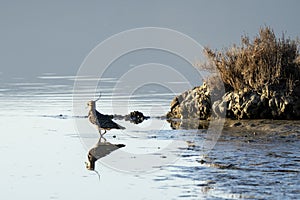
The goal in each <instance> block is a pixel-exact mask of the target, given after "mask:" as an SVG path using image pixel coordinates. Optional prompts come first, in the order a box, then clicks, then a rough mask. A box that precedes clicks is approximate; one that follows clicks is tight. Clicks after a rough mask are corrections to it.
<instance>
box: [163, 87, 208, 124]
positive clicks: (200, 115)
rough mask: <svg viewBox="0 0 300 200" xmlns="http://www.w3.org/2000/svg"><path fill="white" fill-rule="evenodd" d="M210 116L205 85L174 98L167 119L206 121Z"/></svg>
mask: <svg viewBox="0 0 300 200" xmlns="http://www.w3.org/2000/svg"><path fill="white" fill-rule="evenodd" d="M210 115H211V101H210V91H209V88H208V86H207V85H206V84H203V85H202V86H199V87H195V88H194V89H192V90H188V91H186V92H184V93H182V94H180V95H178V96H176V97H175V98H174V99H173V101H172V102H171V111H170V112H168V113H167V118H168V119H176V118H177V119H190V118H193V119H207V118H209V117H210Z"/></svg>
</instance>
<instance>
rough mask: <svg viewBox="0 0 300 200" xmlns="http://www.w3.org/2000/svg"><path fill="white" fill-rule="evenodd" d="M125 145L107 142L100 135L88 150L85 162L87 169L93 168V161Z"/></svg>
mask: <svg viewBox="0 0 300 200" xmlns="http://www.w3.org/2000/svg"><path fill="white" fill-rule="evenodd" d="M122 147H125V144H112V143H110V142H107V141H106V139H105V138H104V137H100V139H99V140H98V142H97V143H96V145H95V146H94V147H93V148H91V149H90V150H89V152H88V161H87V162H85V164H86V168H87V169H88V170H92V171H94V170H95V163H96V161H97V160H98V159H100V158H103V157H105V156H107V155H108V154H110V153H111V152H113V151H115V150H117V149H119V148H122Z"/></svg>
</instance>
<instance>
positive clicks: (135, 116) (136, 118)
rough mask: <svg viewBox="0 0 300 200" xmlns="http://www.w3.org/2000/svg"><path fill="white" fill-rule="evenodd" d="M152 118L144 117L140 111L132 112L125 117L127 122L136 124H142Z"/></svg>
mask: <svg viewBox="0 0 300 200" xmlns="http://www.w3.org/2000/svg"><path fill="white" fill-rule="evenodd" d="M149 118H150V117H146V116H144V114H143V113H141V112H139V111H133V112H130V113H129V114H128V115H125V120H126V121H130V122H131V123H134V124H139V123H142V122H143V121H144V120H145V119H149Z"/></svg>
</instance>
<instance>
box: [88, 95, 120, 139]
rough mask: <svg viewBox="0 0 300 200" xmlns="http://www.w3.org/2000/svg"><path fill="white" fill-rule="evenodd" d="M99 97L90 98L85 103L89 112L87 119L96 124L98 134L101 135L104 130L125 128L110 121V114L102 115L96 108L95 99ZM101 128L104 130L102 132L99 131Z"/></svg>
mask: <svg viewBox="0 0 300 200" xmlns="http://www.w3.org/2000/svg"><path fill="white" fill-rule="evenodd" d="M100 96H101V95H100ZM99 99H100V97H99V98H98V99H96V100H95V101H93V100H91V101H89V102H88V103H87V105H88V107H89V114H88V118H89V121H90V122H91V123H92V124H94V125H96V127H97V129H98V132H99V134H100V136H103V135H104V134H105V133H106V130H110V129H125V127H123V126H121V125H119V124H117V123H116V122H114V121H112V118H113V116H112V115H103V114H101V113H100V112H98V111H97V110H96V101H98V100H99ZM101 129H103V130H104V133H101Z"/></svg>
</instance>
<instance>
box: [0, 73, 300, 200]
mask: <svg viewBox="0 0 300 200" xmlns="http://www.w3.org/2000/svg"><path fill="white" fill-rule="evenodd" d="M83 78H85V79H89V77H82V79H83ZM73 81H74V77H72V76H65V77H62V76H50V75H45V76H42V77H39V78H37V79H35V80H31V81H28V80H19V81H18V82H14V83H2V84H1V87H0V105H1V109H0V118H1V120H0V123H1V126H0V134H1V140H0V156H1V158H2V165H1V166H0V172H1V180H0V184H1V193H0V199H21V198H22V199H27V198H28V199H29V198H31V199H83V198H84V199H87V198H99V199H100V198H101V199H120V198H121V199H299V198H300V175H299V173H300V152H299V148H300V131H299V127H300V123H299V122H297V121H282V122H281V121H244V122H243V123H244V124H249V127H252V128H249V127H248V126H246V125H245V126H241V127H239V126H238V127H230V126H228V127H226V128H224V130H223V133H222V135H221V136H220V137H219V139H218V142H217V143H216V145H215V146H214V148H213V149H212V150H211V151H208V150H205V149H204V148H203V141H205V140H207V131H206V130H205V129H203V130H196V129H190V128H191V126H188V129H187V126H183V125H182V126H179V129H178V130H174V129H172V128H171V126H170V124H169V123H168V122H166V121H164V120H161V119H158V118H152V119H149V120H147V121H145V122H143V123H142V124H138V125H136V124H132V123H130V122H128V121H124V120H116V122H117V123H119V124H121V125H122V126H125V127H126V129H125V130H122V131H121V130H111V131H108V133H107V134H106V135H105V139H106V142H109V143H111V144H124V145H126V146H125V147H123V148H121V149H118V150H115V151H113V152H111V153H110V154H109V155H107V156H105V157H103V158H99V160H97V161H96V163H95V169H96V171H97V172H98V173H99V174H100V180H99V178H98V175H97V173H96V172H95V171H90V170H87V169H86V167H85V164H84V162H85V161H87V155H88V152H89V150H90V149H92V148H94V147H95V146H97V143H98V140H99V136H98V134H97V131H96V129H95V128H94V127H92V126H91V125H90V124H89V122H88V120H87V119H86V113H87V109H86V108H85V106H86V105H82V108H83V112H82V113H80V114H78V113H74V107H73V101H72V97H73ZM24 83H25V84H24ZM115 83H116V82H115V80H114V79H104V80H101V84H100V86H99V88H98V89H99V90H101V92H102V97H101V99H100V101H99V102H98V104H97V108H98V110H100V111H101V112H103V113H107V114H112V113H113V114H122V115H123V114H127V113H128V112H130V111H134V110H139V111H141V112H143V113H144V114H145V115H149V116H151V117H158V116H161V115H163V114H164V113H166V112H167V110H168V109H169V103H170V101H171V100H172V98H173V96H174V95H175V94H173V93H171V92H170V91H168V90H166V89H164V88H159V87H156V86H145V87H144V88H140V89H139V90H137V91H135V93H133V94H132V95H130V96H128V95H126V94H123V93H122V92H120V91H114V90H113V85H114V84H115ZM97 91H98V90H97ZM97 91H96V93H95V90H89V88H88V87H86V88H84V89H82V91H81V92H82V93H81V94H82V98H83V100H85V99H86V98H94V97H95V98H96V97H97V96H98V94H97ZM149 91H150V92H149ZM251 123H252V124H253V123H254V125H251ZM253 127H254V128H253ZM100 144H101V143H100Z"/></svg>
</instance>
